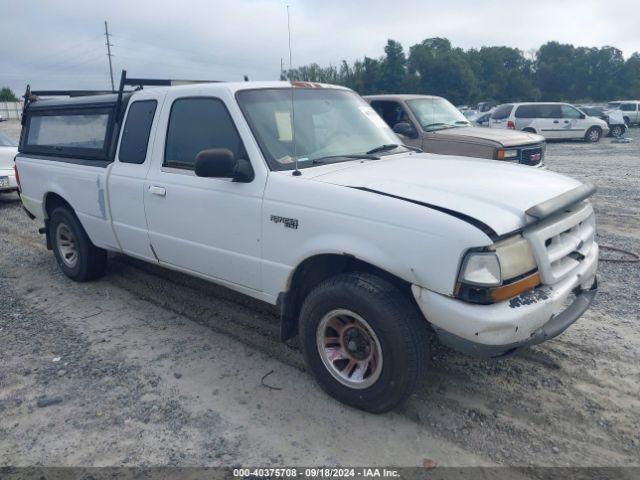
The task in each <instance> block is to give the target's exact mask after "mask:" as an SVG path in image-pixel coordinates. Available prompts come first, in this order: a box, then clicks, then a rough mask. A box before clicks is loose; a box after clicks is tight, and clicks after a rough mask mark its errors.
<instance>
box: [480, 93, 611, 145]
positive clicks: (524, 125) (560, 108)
mask: <svg viewBox="0 0 640 480" xmlns="http://www.w3.org/2000/svg"><path fill="white" fill-rule="evenodd" d="M489 126H490V127H491V128H509V129H513V130H522V131H524V132H530V133H538V134H540V135H542V136H544V137H545V138H547V139H581V138H582V139H584V140H585V141H587V142H597V141H599V140H600V138H601V137H602V136H603V135H607V134H608V133H609V126H608V125H607V122H605V121H604V120H601V119H599V118H594V117H589V116H587V115H585V114H584V113H583V112H581V111H580V110H578V109H577V108H575V107H574V106H573V105H569V104H568V103H552V102H549V103H509V104H504V105H500V106H499V107H497V108H496V109H495V110H494V111H493V113H492V114H491V120H490V121H489Z"/></svg>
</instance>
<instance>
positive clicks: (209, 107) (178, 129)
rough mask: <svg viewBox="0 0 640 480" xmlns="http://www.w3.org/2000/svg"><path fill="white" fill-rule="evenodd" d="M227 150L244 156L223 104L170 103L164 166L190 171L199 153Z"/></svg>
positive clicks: (207, 100) (187, 100) (190, 100)
mask: <svg viewBox="0 0 640 480" xmlns="http://www.w3.org/2000/svg"><path fill="white" fill-rule="evenodd" d="M210 148H227V149H229V150H231V152H232V153H233V155H234V157H235V158H239V157H241V156H243V152H244V149H243V147H242V141H241V140H240V136H239V135H238V132H237V130H236V128H235V125H234V123H233V120H232V119H231V116H230V115H229V112H228V111H227V108H226V107H225V105H224V103H223V102H222V101H221V100H218V99H216V98H181V99H178V100H176V101H174V102H173V105H172V107H171V114H170V116H169V127H168V129H167V143H166V145H165V151H164V165H165V166H167V167H175V168H187V169H193V168H194V164H195V160H196V156H197V155H198V153H200V152H201V151H202V150H207V149H210Z"/></svg>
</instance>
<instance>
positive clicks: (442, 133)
mask: <svg viewBox="0 0 640 480" xmlns="http://www.w3.org/2000/svg"><path fill="white" fill-rule="evenodd" d="M435 133H436V135H437V136H438V137H449V138H451V139H453V140H456V139H457V140H462V138H461V137H467V139H468V140H469V141H473V140H477V139H482V140H487V141H489V142H496V143H499V144H501V145H502V146H503V147H517V146H520V145H531V144H532V143H542V142H544V137H541V136H540V135H536V134H535V133H527V132H521V131H519V130H507V129H502V128H500V129H497V128H483V127H456V128H446V129H443V130H437V131H436V132H435Z"/></svg>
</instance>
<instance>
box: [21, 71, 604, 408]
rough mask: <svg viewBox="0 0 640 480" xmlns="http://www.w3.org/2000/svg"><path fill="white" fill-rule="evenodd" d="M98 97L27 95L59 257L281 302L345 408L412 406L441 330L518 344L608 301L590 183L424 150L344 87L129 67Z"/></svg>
mask: <svg viewBox="0 0 640 480" xmlns="http://www.w3.org/2000/svg"><path fill="white" fill-rule="evenodd" d="M150 85H151V86H155V87H156V88H144V89H143V88H142V87H143V86H150ZM127 86H134V87H137V88H136V89H135V90H133V91H132V90H127V89H126V87H127ZM90 93H91V92H79V93H78V92H46V91H45V92H35V91H34V92H30V91H29V90H28V91H27V93H26V94H25V100H26V102H25V111H24V115H23V122H24V123H23V129H22V135H21V140H20V145H19V154H18V156H17V158H16V171H17V174H18V175H17V178H18V180H19V184H20V189H21V198H22V202H23V205H24V207H25V209H26V211H27V213H28V214H29V215H30V216H31V217H32V218H37V220H38V221H39V222H42V224H43V228H42V229H41V231H42V232H43V233H46V242H47V246H48V247H49V248H50V249H52V250H53V253H54V255H55V258H56V260H57V263H58V265H59V267H60V268H61V270H62V271H63V272H64V273H65V274H66V275H67V276H68V277H69V278H71V279H73V280H76V281H87V280H91V279H96V278H98V277H100V276H101V275H103V274H104V273H105V271H106V266H107V252H108V251H113V252H120V253H124V254H126V255H130V256H132V257H136V258H139V259H142V260H145V261H148V262H152V263H156V264H159V265H162V266H164V267H166V268H169V269H174V270H177V271H181V272H186V273H188V274H192V275H195V276H198V277H201V278H203V279H207V280H209V281H212V282H216V283H218V284H221V285H224V286H226V287H228V288H230V289H233V290H235V291H238V292H242V293H244V294H246V295H249V296H251V297H254V298H257V299H260V300H262V301H264V302H268V303H269V304H272V305H274V306H277V308H278V311H279V312H280V317H281V336H282V338H283V339H289V338H293V337H294V336H296V335H297V336H298V337H299V343H300V345H301V348H302V351H303V354H304V356H305V359H306V362H307V364H308V366H309V369H310V371H311V372H313V374H314V375H315V377H316V379H317V381H318V382H319V384H320V385H321V386H322V387H323V388H324V389H325V390H326V391H327V392H328V393H329V394H330V395H332V396H334V397H335V398H337V399H338V400H340V401H342V402H344V403H347V404H349V405H352V406H355V407H358V408H361V409H364V410H367V411H371V412H383V411H387V410H390V409H392V408H394V407H395V406H397V405H398V404H400V403H401V402H402V401H403V400H405V399H406V398H407V397H408V396H409V395H410V394H411V392H412V391H413V390H414V387H415V385H416V383H417V382H418V380H419V379H420V378H421V377H423V376H424V374H425V371H426V369H427V368H428V363H429V354H428V348H429V344H430V341H429V339H430V337H431V336H433V335H436V336H437V337H438V338H439V339H440V340H441V341H442V342H444V343H445V344H447V345H449V346H451V347H453V348H455V349H458V350H460V351H462V352H466V353H468V354H471V355H475V356H477V357H481V358H488V357H501V356H505V355H509V354H512V353H514V352H517V351H519V350H520V349H522V348H526V347H528V346H530V345H535V344H539V343H541V342H543V341H545V340H549V339H551V338H553V337H555V336H557V335H559V334H560V333H562V332H563V331H564V330H565V329H566V328H568V327H569V326H570V325H571V324H572V323H573V322H575V321H576V320H577V319H578V318H579V317H580V316H581V315H582V313H583V312H584V311H585V310H586V309H587V308H588V306H589V304H590V303H591V301H592V300H593V298H594V295H595V292H596V288H597V284H596V267H597V263H598V245H597V244H596V243H595V241H594V236H595V217H594V211H593V208H592V207H591V205H590V203H589V201H588V200H587V199H588V197H589V196H590V195H591V194H592V193H593V191H594V187H593V186H591V185H589V184H581V183H580V182H578V181H576V180H572V179H571V178H568V177H565V176H562V175H559V174H556V173H552V172H548V171H544V170H540V169H532V168H530V167H526V166H522V165H518V164H512V163H506V162H496V161H492V160H479V159H473V158H468V157H453V156H448V157H444V156H439V155H434V154H427V153H421V152H419V151H417V149H415V148H412V147H407V146H404V145H403V144H402V143H401V141H400V139H399V138H398V136H396V135H395V134H394V132H393V131H392V130H391V129H390V128H389V127H388V125H387V124H386V123H385V122H384V120H383V119H382V118H380V117H379V116H378V115H377V114H376V113H375V111H374V110H373V109H372V108H371V107H370V106H369V105H368V104H367V103H366V102H365V101H364V100H363V99H362V98H360V97H359V96H358V95H357V94H355V93H354V92H353V91H351V90H349V89H347V88H343V87H337V86H330V85H322V84H316V83H305V82H292V83H289V82H242V83H198V84H191V85H179V86H173V85H172V83H171V82H169V81H167V82H165V81H161V80H150V79H129V78H127V77H126V74H125V73H124V72H123V76H122V80H121V84H120V89H119V90H118V92H117V93H107V94H96V95H91V94H90ZM65 95H66V96H65ZM47 96H49V97H50V98H46V97H47Z"/></svg>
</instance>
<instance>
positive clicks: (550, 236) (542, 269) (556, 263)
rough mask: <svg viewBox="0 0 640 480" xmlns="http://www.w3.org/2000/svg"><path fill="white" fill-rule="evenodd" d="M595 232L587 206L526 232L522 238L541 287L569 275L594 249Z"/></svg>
mask: <svg viewBox="0 0 640 480" xmlns="http://www.w3.org/2000/svg"><path fill="white" fill-rule="evenodd" d="M595 232H596V222H595V214H594V212H593V207H592V206H591V204H590V203H588V202H581V203H579V204H577V205H575V206H573V207H571V208H570V209H568V210H566V211H565V212H564V213H562V214H561V215H556V216H554V217H553V218H551V219H548V220H544V221H542V222H541V223H539V224H536V225H533V226H532V227H530V228H528V229H525V231H524V232H523V236H524V237H525V238H526V239H527V240H528V241H529V244H530V246H531V250H532V251H533V255H534V257H535V259H536V263H537V264H538V271H539V273H540V278H541V280H542V283H544V284H547V285H550V284H554V283H556V282H559V281H560V280H562V279H564V278H566V277H567V276H568V275H570V274H571V273H572V272H573V270H574V269H575V268H576V267H578V265H579V264H580V262H581V261H582V260H583V259H584V257H585V256H586V255H587V254H588V253H589V251H590V250H591V248H592V247H593V245H594V242H595Z"/></svg>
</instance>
